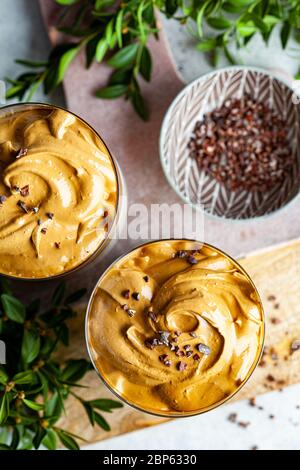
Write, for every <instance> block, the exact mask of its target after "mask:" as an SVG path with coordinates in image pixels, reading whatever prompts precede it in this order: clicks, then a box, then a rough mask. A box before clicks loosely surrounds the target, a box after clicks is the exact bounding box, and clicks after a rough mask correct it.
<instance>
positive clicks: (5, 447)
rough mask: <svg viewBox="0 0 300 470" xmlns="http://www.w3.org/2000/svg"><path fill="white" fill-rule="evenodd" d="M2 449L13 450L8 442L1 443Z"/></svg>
mask: <svg viewBox="0 0 300 470" xmlns="http://www.w3.org/2000/svg"><path fill="white" fill-rule="evenodd" d="M0 450H12V448H11V447H10V446H8V445H7V444H0Z"/></svg>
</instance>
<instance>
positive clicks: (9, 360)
mask: <svg viewBox="0 0 300 470" xmlns="http://www.w3.org/2000/svg"><path fill="white" fill-rule="evenodd" d="M0 294H1V295H0V300H1V302H0V338H1V340H2V341H3V342H4V344H5V345H6V364H5V365H2V366H0V449H1V450H9V449H13V450H15V449H31V448H35V449H38V448H39V447H40V445H43V446H45V447H47V448H48V449H56V447H57V445H58V442H60V443H61V444H62V445H63V446H65V447H66V448H68V449H79V445H78V442H77V441H78V440H81V441H84V439H82V438H81V437H80V436H76V435H74V434H73V433H71V432H69V431H67V430H65V429H61V428H60V427H59V426H58V425H57V422H58V420H59V418H60V417H61V416H62V414H63V413H65V401H66V400H67V398H68V397H69V396H70V395H72V396H73V397H75V398H76V399H77V400H78V401H79V403H80V404H81V405H82V406H83V408H84V410H85V411H86V413H87V416H88V418H89V421H90V423H91V425H92V426H95V425H98V426H100V427H101V428H102V429H104V430H105V431H109V430H110V426H109V424H108V422H107V421H106V419H105V418H104V417H103V416H102V414H100V413H99V410H100V411H102V412H111V411H113V410H114V409H117V408H120V407H122V404H121V403H119V402H117V401H114V400H110V399H104V398H101V399H96V400H84V399H83V398H81V397H80V396H78V395H77V394H76V393H75V392H74V389H76V388H78V387H83V385H81V384H80V380H81V379H82V378H83V377H84V376H85V374H86V373H87V372H88V371H89V370H91V369H92V366H91V364H90V362H88V361H86V360H85V359H70V360H68V361H66V362H65V363H59V362H58V361H57V359H56V358H55V354H54V353H55V351H56V349H57V346H58V345H59V344H63V345H65V346H68V344H69V329H68V326H67V323H66V322H67V320H69V319H71V318H73V317H74V316H75V315H76V313H75V311H74V310H73V308H72V306H71V305H72V304H73V303H74V302H77V301H78V300H79V299H80V298H81V297H82V296H83V295H84V294H85V289H80V290H78V291H76V292H74V293H72V294H70V295H67V294H66V285H65V284H64V283H63V284H60V285H59V286H58V287H57V289H56V290H55V292H54V294H53V297H52V302H51V307H50V308H49V309H48V310H46V311H43V312H40V301H39V300H35V301H33V302H31V303H30V305H28V306H26V307H25V305H24V304H23V303H21V302H20V300H18V299H17V298H16V297H14V296H13V295H12V293H11V291H10V289H9V286H8V285H7V283H6V282H5V281H4V280H2V281H1V290H0Z"/></svg>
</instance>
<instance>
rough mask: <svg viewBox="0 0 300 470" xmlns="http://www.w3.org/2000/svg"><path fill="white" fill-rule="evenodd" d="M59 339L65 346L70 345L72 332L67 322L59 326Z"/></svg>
mask: <svg viewBox="0 0 300 470" xmlns="http://www.w3.org/2000/svg"><path fill="white" fill-rule="evenodd" d="M59 340H60V341H61V342H62V344H64V345H65V346H69V343H70V332H69V328H68V327H67V325H66V324H64V323H63V324H62V325H61V326H60V328H59Z"/></svg>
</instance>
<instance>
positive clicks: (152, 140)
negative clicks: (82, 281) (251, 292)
mask: <svg viewBox="0 0 300 470" xmlns="http://www.w3.org/2000/svg"><path fill="white" fill-rule="evenodd" d="M41 7H42V13H43V16H44V18H45V23H46V25H47V28H48V31H49V36H50V38H51V40H52V41H53V42H56V41H57V39H58V34H57V32H56V30H55V27H54V25H55V18H56V15H57V9H56V7H55V5H54V2H53V1H52V0H43V1H41ZM150 49H151V52H152V56H153V58H154V69H153V77H152V80H151V82H150V84H146V83H145V82H143V83H142V89H143V93H144V95H145V96H146V98H147V100H148V102H149V103H150V107H151V119H150V121H149V122H147V123H145V122H143V121H141V120H140V118H138V117H137V116H136V114H135V113H134V111H133V110H132V108H131V105H130V104H129V103H128V102H125V101H124V100H123V99H122V98H120V99H118V100H112V101H110V100H99V99H97V98H96V97H95V96H94V92H95V90H97V89H98V88H100V87H101V86H103V85H104V84H105V83H106V80H107V77H108V76H109V73H110V69H109V68H108V67H106V66H105V65H93V66H92V68H91V69H90V70H86V69H85V64H84V56H83V55H80V56H79V57H78V58H77V59H76V60H75V62H74V63H73V64H72V65H71V67H70V70H69V71H68V73H67V75H66V78H65V81H64V89H65V94H66V100H67V104H68V108H69V109H70V110H71V111H73V112H75V113H77V114H79V115H80V116H82V117H83V118H84V119H86V120H87V121H88V122H89V123H90V124H91V125H92V126H93V127H94V128H95V129H96V130H97V131H99V132H100V134H101V135H102V137H103V138H104V140H105V141H106V143H107V145H108V147H109V148H110V149H111V151H112V153H113V155H114V157H115V158H116V159H117V160H118V162H119V164H120V166H121V169H122V171H123V174H124V176H125V179H126V183H127V187H128V191H129V203H134V202H135V203H136V202H137V203H139V202H143V203H144V204H146V205H147V206H149V205H150V204H151V203H176V202H180V200H179V198H178V197H177V195H176V194H175V193H174V191H173V190H172V189H171V188H170V186H169V185H168V183H167V181H166V180H165V177H164V175H163V173H162V169H161V165H160V161H159V154H158V139H159V132H160V126H161V123H162V119H163V116H164V114H165V112H166V110H167V108H168V106H169V104H170V103H171V101H172V99H173V98H174V97H175V96H176V94H177V93H178V92H179V91H180V89H181V88H182V87H183V85H184V84H183V82H182V81H181V79H180V78H179V76H178V75H177V73H176V71H175V67H174V64H173V60H172V58H171V55H170V53H169V50H168V46H167V43H166V39H165V38H164V35H163V34H162V33H161V35H160V40H159V41H155V40H151V42H150ZM299 213H300V199H298V200H297V201H296V202H294V203H292V204H291V205H289V206H288V207H287V208H285V209H284V210H282V211H279V212H277V213H276V214H275V215H271V216H270V217H268V218H266V219H259V220H253V221H246V222H231V221H228V220H220V219H213V218H211V217H209V216H206V217H205V220H204V222H205V225H204V236H205V241H207V242H209V243H212V244H214V245H216V246H218V247H219V248H221V249H223V250H225V251H227V252H228V253H230V254H232V255H234V256H237V255H240V254H244V253H248V252H249V251H251V250H255V249H258V248H262V247H264V246H269V245H272V244H275V243H279V242H282V241H284V240H289V239H292V238H296V237H297V236H298V235H299V233H300V218H299ZM137 243H138V241H137V240H134V241H132V240H128V241H127V242H125V243H124V242H122V243H121V244H119V246H118V249H117V252H115V253H114V255H116V254H119V253H121V252H122V251H124V250H126V249H127V248H128V247H130V246H132V245H136V244H137Z"/></svg>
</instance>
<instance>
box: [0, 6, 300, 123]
mask: <svg viewBox="0 0 300 470" xmlns="http://www.w3.org/2000/svg"><path fill="white" fill-rule="evenodd" d="M53 1H55V0H53ZM56 3H58V4H60V5H61V6H62V11H61V17H60V20H59V23H58V24H57V29H58V30H59V31H60V32H62V33H64V35H65V37H68V36H69V37H70V38H71V41H72V42H65V43H62V44H59V45H58V46H56V47H54V48H53V50H52V51H51V53H50V55H49V58H48V60H47V61H46V62H32V61H24V60H18V61H17V62H18V63H21V64H23V65H25V66H28V67H29V68H30V69H31V70H30V71H29V72H26V73H23V74H21V75H20V76H19V77H17V78H16V79H15V80H12V79H7V80H8V82H9V83H10V84H11V87H10V88H9V89H8V91H7V98H15V97H17V98H19V99H20V100H30V99H31V98H32V96H33V95H34V93H35V92H36V90H37V89H38V88H39V87H40V86H43V88H44V92H45V93H46V94H48V93H50V92H51V91H52V90H54V89H55V88H56V87H57V86H58V85H60V84H61V82H62V81H63V79H64V76H65V74H66V72H67V70H68V68H69V65H70V64H71V63H72V61H73V60H74V59H75V57H76V56H77V54H78V53H79V52H80V51H81V50H84V51H85V56H86V66H87V67H90V66H91V65H92V63H94V62H98V63H100V62H102V61H106V63H107V64H108V65H109V66H111V67H112V69H113V70H112V74H111V77H110V79H109V81H108V84H107V86H106V87H104V88H102V89H100V90H98V91H96V96H97V97H98V98H101V99H114V98H118V97H120V96H124V97H125V99H127V100H130V102H131V103H132V105H133V107H134V109H135V110H136V112H137V113H138V114H139V115H140V116H141V118H142V119H145V120H146V119H147V118H148V115H149V110H148V106H147V103H146V102H145V100H144V98H143V96H142V93H141V87H140V79H142V80H145V81H148V82H149V81H150V80H151V72H152V61H153V59H152V57H151V52H150V50H149V47H148V41H149V38H150V37H151V36H155V37H156V38H158V34H159V27H158V24H157V19H156V16H155V10H158V11H160V12H161V13H162V14H163V15H165V16H166V17H167V18H171V19H173V20H176V21H178V22H180V24H182V25H186V27H187V28H188V30H189V31H190V32H191V34H192V35H193V37H194V38H195V43H196V47H197V49H198V50H199V51H201V52H204V53H208V54H209V55H210V58H211V61H212V63H213V64H214V65H216V64H217V63H218V59H219V57H220V54H221V53H224V54H225V56H226V57H227V59H228V61H229V62H230V63H232V64H233V63H235V62H236V59H235V57H234V56H233V53H232V52H231V46H232V45H235V46H236V47H237V48H241V47H244V46H245V45H246V44H248V43H249V41H250V40H251V39H252V38H253V36H255V35H256V34H257V33H260V34H261V36H262V37H263V39H264V40H265V42H268V40H269V38H270V36H271V34H272V31H273V30H274V28H275V26H278V27H280V37H281V43H282V47H283V48H285V47H286V46H287V43H288V40H289V38H290V36H291V35H292V34H293V35H294V37H295V39H296V40H297V41H298V42H299V41H300V34H299V32H300V2H299V1H298V0H190V1H187V0H166V1H164V0H127V1H123V2H116V1H115V0H56Z"/></svg>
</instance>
